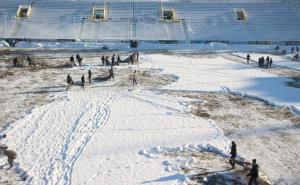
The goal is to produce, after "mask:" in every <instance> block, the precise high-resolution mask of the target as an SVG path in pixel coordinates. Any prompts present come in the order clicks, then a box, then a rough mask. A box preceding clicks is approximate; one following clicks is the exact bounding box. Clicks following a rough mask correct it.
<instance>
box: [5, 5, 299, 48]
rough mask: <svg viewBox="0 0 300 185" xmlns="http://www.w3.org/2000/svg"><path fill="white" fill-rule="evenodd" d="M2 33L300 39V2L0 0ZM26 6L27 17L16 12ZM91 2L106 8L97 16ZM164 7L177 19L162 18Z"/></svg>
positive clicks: (25, 36) (169, 38) (19, 35)
mask: <svg viewBox="0 0 300 185" xmlns="http://www.w3.org/2000/svg"><path fill="white" fill-rule="evenodd" d="M0 4H1V7H0V38H2V39H7V38H11V39H37V40H38V39H41V40H47V39H50V40H51V39H52V40H55V39H70V40H83V41H84V40H95V41H129V40H143V41H180V42H190V41H192V42H206V41H221V42H255V41H266V42H267V41H270V42H281V41H282V42H284V41H300V34H299V30H300V3H299V1H295V2H280V1H274V2H272V1H257V2H246V3H240V2H224V1H221V2H218V1H213V2H209V1H204V2H202V1H191V0H190V1H184V2H183V1H172V2H170V1H168V2H157V1H137V0H136V1H107V2H106V1H99V0H81V1H70V0H67V1H59V0H37V1H28V0H21V1H17V0H10V1H4V0H0ZM20 6H24V7H26V6H30V7H31V14H30V16H28V17H26V16H25V17H22V16H21V17H20V16H18V15H17V12H18V9H19V7H20ZM93 7H97V8H106V13H107V18H106V19H105V20H104V19H103V20H96V19H94V17H93ZM163 10H172V11H174V14H175V15H174V17H176V20H169V21H165V19H164V17H163Z"/></svg>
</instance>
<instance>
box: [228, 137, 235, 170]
mask: <svg viewBox="0 0 300 185" xmlns="http://www.w3.org/2000/svg"><path fill="white" fill-rule="evenodd" d="M235 157H236V144H235V142H234V141H232V142H231V151H230V159H229V163H230V165H231V166H232V168H235Z"/></svg>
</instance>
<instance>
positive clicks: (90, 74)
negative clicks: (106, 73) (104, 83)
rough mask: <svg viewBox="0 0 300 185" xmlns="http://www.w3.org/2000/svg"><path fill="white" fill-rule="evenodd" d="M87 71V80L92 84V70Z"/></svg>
mask: <svg viewBox="0 0 300 185" xmlns="http://www.w3.org/2000/svg"><path fill="white" fill-rule="evenodd" d="M88 73H89V82H90V84H92V71H91V70H89V71H88Z"/></svg>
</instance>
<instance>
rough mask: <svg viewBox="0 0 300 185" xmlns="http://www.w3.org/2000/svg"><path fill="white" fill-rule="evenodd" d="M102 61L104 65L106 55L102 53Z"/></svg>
mask: <svg viewBox="0 0 300 185" xmlns="http://www.w3.org/2000/svg"><path fill="white" fill-rule="evenodd" d="M101 61H102V65H103V66H104V65H105V57H104V55H102V57H101Z"/></svg>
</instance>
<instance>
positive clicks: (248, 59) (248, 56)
mask: <svg viewBox="0 0 300 185" xmlns="http://www.w3.org/2000/svg"><path fill="white" fill-rule="evenodd" d="M249 61H250V55H249V54H248V55H247V64H249Z"/></svg>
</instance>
